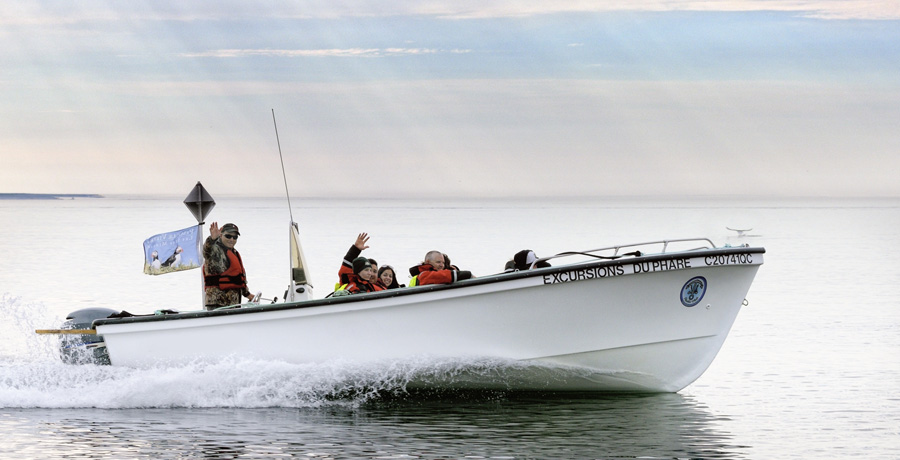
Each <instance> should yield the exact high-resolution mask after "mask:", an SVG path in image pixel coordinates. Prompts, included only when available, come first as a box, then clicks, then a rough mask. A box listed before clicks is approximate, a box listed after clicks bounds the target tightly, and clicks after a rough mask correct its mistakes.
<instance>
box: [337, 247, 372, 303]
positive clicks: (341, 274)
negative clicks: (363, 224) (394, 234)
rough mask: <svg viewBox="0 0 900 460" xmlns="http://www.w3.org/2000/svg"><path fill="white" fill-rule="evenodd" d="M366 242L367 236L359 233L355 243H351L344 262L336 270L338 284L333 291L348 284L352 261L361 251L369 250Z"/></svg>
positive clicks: (351, 272) (351, 271)
mask: <svg viewBox="0 0 900 460" xmlns="http://www.w3.org/2000/svg"><path fill="white" fill-rule="evenodd" d="M368 241H369V234H368V233H360V234H359V236H357V237H356V242H355V243H353V246H350V249H349V250H347V254H346V255H344V261H343V262H341V268H340V269H338V283H337V285H335V287H334V289H335V290H337V289H338V288H339V287H340V286H341V285H342V284H347V283H348V282H349V280H348V279H347V276H348V275H352V274H353V260H354V259H356V258H357V257H359V255H360V253H362V252H363V250H365V249H368V248H369V246H367V245H366V242H368Z"/></svg>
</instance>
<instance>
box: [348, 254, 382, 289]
mask: <svg viewBox="0 0 900 460" xmlns="http://www.w3.org/2000/svg"><path fill="white" fill-rule="evenodd" d="M352 265H353V273H351V274H345V277H346V279H347V283H345V284H344V285H342V286H341V287H340V289H338V290H343V291H347V292H349V293H351V294H358V293H360V292H363V293H365V292H377V291H383V290H385V287H384V285H383V284H381V281H380V280H378V281H376V277H375V270H372V265H370V264H369V260H368V259H366V258H365V257H357V258H355V259H353V263H352Z"/></svg>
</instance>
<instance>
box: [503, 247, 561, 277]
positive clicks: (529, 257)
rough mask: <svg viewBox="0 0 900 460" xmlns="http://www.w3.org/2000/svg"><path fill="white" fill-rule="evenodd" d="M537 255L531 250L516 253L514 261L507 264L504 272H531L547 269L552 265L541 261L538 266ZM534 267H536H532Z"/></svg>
mask: <svg viewBox="0 0 900 460" xmlns="http://www.w3.org/2000/svg"><path fill="white" fill-rule="evenodd" d="M538 258H539V257H538V256H537V254H535V253H534V251H532V250H531V249H523V250H521V251H519V252H517V253H516V255H515V256H513V258H512V260H510V261H509V262H507V263H506V266H505V267H503V271H504V272H515V271H522V270H531V269H532V268H547V267H549V266H550V264H549V263H548V262H547V261H544V260H541V261H539V262H538V263H537V264H535V261H537V260H538ZM532 265H534V267H532Z"/></svg>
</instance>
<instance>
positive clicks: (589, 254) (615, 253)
mask: <svg viewBox="0 0 900 460" xmlns="http://www.w3.org/2000/svg"><path fill="white" fill-rule="evenodd" d="M687 241H705V242H707V243H709V246H700V247H696V248H691V249H683V250H681V251H679V252H686V251H697V250H699V249H711V248H715V247H716V244H715V243H713V242H712V240H710V239H709V238H680V239H674V240H657V241H648V242H646V243H634V244H626V245H620V246H609V247H605V248H599V249H589V250H587V251H577V252H576V251H567V252H561V253H559V254H556V255H553V256H550V257H541V258H540V259H537V260H536V261H534V263H533V264H532V268H534V267H535V266H536V265H537V263H538V262H545V261H548V260H551V259H556V258H560V257H569V256H577V255H581V256H587V257H594V258H597V259H618V258H620V257H624V256H636V257H639V256H641V255H643V253H642V252H641V251H633V252H629V253H625V254H622V255H619V251H621V250H622V249H625V248H637V247H640V246H649V245H653V244H661V245H662V252H661V253H660V254H665V253H666V250H667V249H668V248H669V243H684V242H687ZM601 251H613V254H612V255H611V256H602V255H599V254H595V253H597V252H601Z"/></svg>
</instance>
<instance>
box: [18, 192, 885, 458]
mask: <svg viewBox="0 0 900 460" xmlns="http://www.w3.org/2000/svg"><path fill="white" fill-rule="evenodd" d="M213 195H214V196H215V195H216V194H215V193H213ZM182 200H183V197H181V198H179V197H171V198H169V197H154V198H147V197H124V196H119V197H105V198H74V199H65V200H0V230H2V231H0V258H2V259H0V260H2V263H0V337H2V340H0V458H3V459H6V458H15V459H22V458H41V459H44V458H68V459H71V458H91V459H95V458H100V459H125V458H215V459H218V458H222V459H225V458H391V459H409V458H422V459H431V458H498V459H499V458H502V459H523V458H579V459H580V458H667V459H668V458H740V459H771V458H780V459H781V458H804V459H808V458H867V459H896V458H900V353H898V352H900V263H898V261H900V243H898V242H900V199H854V200H849V199H848V200H826V199H819V200H814V199H809V200H775V199H771V200H739V199H659V198H655V199H654V198H647V199H610V200H603V199H596V200H591V199H579V200H576V199H571V200H538V201H535V200H486V201H485V200H448V201H392V200H371V201H358V200H356V201H342V200H299V199H296V198H295V199H294V200H293V209H290V210H289V209H288V205H287V203H286V200H284V199H274V198H273V199H247V198H230V197H217V202H218V204H217V205H216V207H215V209H214V210H213V211H212V214H211V215H210V216H209V217H208V218H207V222H212V221H217V222H219V224H220V225H221V224H223V223H225V222H234V223H237V224H238V225H239V226H240V229H241V238H240V240H239V242H238V245H237V248H238V249H239V250H240V251H241V254H242V256H243V259H244V262H245V265H246V266H247V271H248V276H249V283H250V287H251V290H253V291H261V292H262V293H263V297H265V298H272V297H275V296H277V297H279V298H280V297H282V296H283V292H284V290H285V287H286V286H287V278H288V270H289V261H288V254H287V245H288V239H287V238H288V225H289V222H290V219H291V218H290V214H291V213H292V214H293V218H294V220H296V221H297V222H298V223H299V224H300V235H301V237H302V239H303V245H304V250H305V253H306V257H307V262H308V263H309V269H310V273H311V277H312V282H313V284H314V285H315V287H316V291H315V293H316V297H323V296H325V295H326V294H327V293H328V292H329V291H330V289H329V287H332V286H333V283H334V280H335V277H336V272H337V269H338V265H339V263H340V260H341V258H342V256H343V255H344V253H345V252H346V250H347V248H348V247H349V246H350V245H351V244H352V243H353V242H354V240H355V238H356V235H357V234H358V233H360V232H368V233H369V234H370V235H371V240H370V241H369V245H370V246H371V248H370V249H368V250H366V252H365V255H367V256H369V257H373V258H375V259H376V260H378V262H379V263H380V264H382V265H383V264H390V265H393V266H394V267H395V268H397V269H398V272H400V273H404V272H405V271H406V269H407V268H408V267H409V266H411V265H414V264H416V263H418V262H420V261H421V259H422V256H423V255H424V254H425V252H426V251H428V250H431V249H439V250H442V251H443V252H446V253H448V254H449V255H450V256H451V258H452V260H453V262H454V263H455V264H457V265H459V266H461V267H462V268H464V269H469V270H472V271H473V272H474V273H475V274H476V275H487V274H492V273H497V272H500V271H502V268H503V265H504V263H505V262H506V261H507V260H508V259H509V258H511V257H512V255H513V254H514V253H515V252H517V251H518V250H520V249H525V248H529V249H533V250H534V251H535V252H537V254H538V255H551V254H555V253H557V252H562V251H569V250H587V249H595V248H599V247H605V246H611V245H615V244H622V243H628V242H643V241H651V240H660V239H673V238H689V237H708V238H710V239H712V240H713V241H714V242H715V243H716V244H717V245H724V244H731V245H738V244H745V243H747V244H750V245H752V246H763V247H765V248H766V251H767V253H766V256H765V264H764V265H763V266H762V267H761V268H760V271H759V274H758V276H757V278H756V281H755V283H754V285H753V286H752V287H751V289H750V292H749V294H748V295H747V303H748V304H747V306H745V307H743V309H742V311H741V313H740V314H739V315H738V318H737V321H736V322H735V324H734V327H733V328H732V331H731V334H730V335H729V337H728V339H727V340H726V342H725V345H724V347H723V348H722V350H721V352H720V353H719V355H718V357H717V358H716V360H715V361H714V362H713V364H712V366H711V367H710V368H709V369H708V370H707V371H706V373H705V374H704V375H703V376H702V377H701V378H700V379H699V380H697V381H696V382H695V383H693V384H692V385H690V386H688V387H687V388H686V389H684V390H682V391H680V392H679V393H676V394H654V395H592V394H564V395H559V394H533V393H509V392H481V393H471V392H470V393H461V392H447V391H443V392H424V393H423V392H419V393H413V392H408V391H405V384H406V382H408V381H409V379H410V378H413V377H415V376H416V375H423V374H429V373H430V374H435V373H438V374H439V373H442V372H455V371H456V369H458V367H459V366H463V367H464V366H465V365H466V364H467V363H464V362H463V363H454V365H450V366H448V364H447V363H445V362H441V363H438V362H429V361H428V360H424V359H423V360H422V361H421V362H405V363H397V365H395V366H386V367H381V368H379V367H373V366H369V367H360V366H354V365H349V364H341V363H329V364H320V365H288V364H285V363H276V362H259V361H237V360H234V361H228V362H219V363H206V364H192V365H185V366H179V367H172V368H155V369H129V368H117V367H109V366H94V365H80V366H72V365H64V364H62V363H61V362H60V361H59V358H58V357H57V350H56V343H55V340H54V338H53V337H48V336H39V335H37V334H34V332H33V331H34V329H40V328H55V327H58V326H59V325H60V323H62V321H63V319H64V318H65V316H66V314H67V313H69V312H72V311H75V310H78V309H81V308H87V307H105V308H112V309H116V310H123V309H124V310H128V311H130V312H132V313H150V312H152V311H154V310H157V309H161V308H174V309H179V310H194V309H198V308H199V306H200V302H201V300H200V299H201V297H200V283H201V280H200V274H199V271H198V270H191V271H185V272H180V273H172V274H168V275H163V276H148V275H145V274H143V248H142V243H143V241H144V239H146V238H148V237H150V236H153V235H155V234H158V233H163V232H167V231H172V230H178V229H181V228H185V227H189V226H191V225H194V224H195V220H194V218H193V217H192V216H191V214H190V213H189V212H188V211H187V209H186V208H185V207H184V205H183V204H182ZM726 227H731V228H752V230H751V231H749V232H748V235H745V236H738V235H737V233H736V232H733V231H730V230H727V229H726ZM401 280H405V276H402V277H401ZM360 346H365V344H360ZM398 369H399V371H398Z"/></svg>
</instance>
